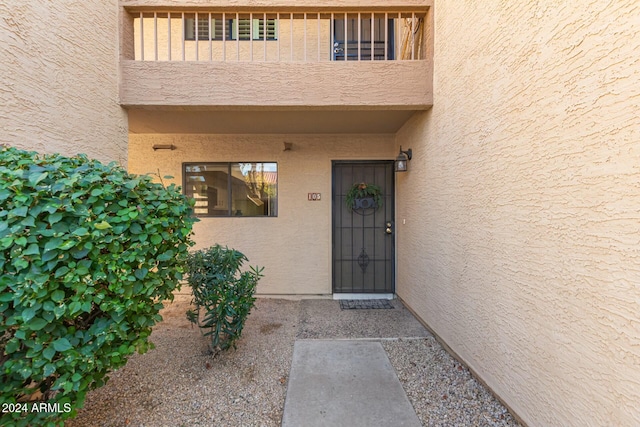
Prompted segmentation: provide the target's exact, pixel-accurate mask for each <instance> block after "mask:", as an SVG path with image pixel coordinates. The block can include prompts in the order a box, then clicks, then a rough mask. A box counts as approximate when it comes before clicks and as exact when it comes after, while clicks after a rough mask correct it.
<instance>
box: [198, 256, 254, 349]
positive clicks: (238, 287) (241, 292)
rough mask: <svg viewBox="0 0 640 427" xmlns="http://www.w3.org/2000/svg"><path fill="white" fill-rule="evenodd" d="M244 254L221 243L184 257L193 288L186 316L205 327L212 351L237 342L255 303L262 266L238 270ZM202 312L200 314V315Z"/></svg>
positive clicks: (245, 259)
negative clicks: (192, 309)
mask: <svg viewBox="0 0 640 427" xmlns="http://www.w3.org/2000/svg"><path fill="white" fill-rule="evenodd" d="M244 261H248V259H247V257H246V256H244V255H243V254H242V253H241V252H238V251H236V250H234V249H228V248H226V247H222V246H220V245H215V246H212V247H210V248H208V249H205V250H200V251H196V252H193V253H192V254H190V255H189V259H188V261H187V274H188V276H187V277H188V283H189V285H190V286H191V289H192V292H193V302H194V304H195V306H196V309H195V311H191V310H190V311H188V312H187V318H188V319H189V320H190V321H191V322H193V323H197V324H198V325H199V326H200V328H203V329H206V330H207V332H205V333H204V335H205V336H211V346H212V351H214V352H217V351H218V350H226V349H228V348H229V347H231V346H233V347H234V348H235V346H236V344H235V343H236V340H238V339H239V338H240V335H241V334H242V328H243V327H244V322H245V320H246V319H247V316H249V312H250V311H251V309H252V308H253V306H254V303H255V301H256V298H255V297H254V294H255V291H256V286H257V284H258V280H260V278H261V277H262V270H263V268H259V267H250V270H249V271H244V272H243V271H241V270H240V267H241V266H242V264H243V263H244ZM201 314H202V316H201Z"/></svg>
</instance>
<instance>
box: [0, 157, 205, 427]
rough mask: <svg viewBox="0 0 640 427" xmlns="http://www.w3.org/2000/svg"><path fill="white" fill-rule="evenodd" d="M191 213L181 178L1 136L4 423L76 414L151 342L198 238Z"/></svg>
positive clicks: (0, 383)
mask: <svg viewBox="0 0 640 427" xmlns="http://www.w3.org/2000/svg"><path fill="white" fill-rule="evenodd" d="M191 212H192V202H190V201H188V200H187V199H186V198H185V197H184V196H183V195H182V194H181V193H180V189H179V188H178V187H176V186H174V185H171V186H169V187H167V188H165V187H164V186H163V185H161V184H157V183H153V182H152V180H151V178H150V177H147V176H134V175H129V174H128V173H127V172H126V171H125V170H123V169H122V168H120V167H118V166H116V165H114V164H110V165H104V164H102V163H100V162H98V161H96V160H90V159H88V158H87V157H86V156H84V155H80V156H77V157H72V158H69V157H63V156H60V155H38V154H37V153H35V152H27V151H22V150H18V149H15V148H8V147H0V253H1V256H0V271H1V272H2V276H1V277H0V363H1V370H0V393H1V394H0V404H2V406H3V409H12V411H10V412H11V413H6V412H5V413H2V414H1V417H2V418H0V425H14V424H17V425H28V424H31V425H43V424H49V425H51V424H53V423H54V422H55V423H59V422H60V420H63V419H65V418H69V417H71V416H74V415H75V412H76V411H75V410H76V408H79V407H81V406H82V404H83V402H84V399H85V395H86V392H87V391H88V390H91V389H94V388H97V387H100V386H101V385H103V384H104V382H105V381H106V380H107V379H108V378H107V377H106V374H107V373H108V372H109V371H111V370H113V369H116V368H118V367H120V366H122V365H124V364H125V363H126V361H127V357H128V356H130V355H131V354H133V353H134V352H135V351H138V352H140V353H144V352H145V351H147V350H148V349H149V348H150V347H151V343H150V342H149V340H148V338H149V335H150V334H151V327H152V326H153V325H154V324H156V323H157V322H159V321H160V320H161V317H160V315H159V314H158V312H159V310H160V309H161V308H162V301H163V300H166V299H172V291H173V290H174V289H176V287H178V286H179V280H180V279H181V278H182V273H183V272H184V268H185V267H184V265H185V261H186V257H187V255H188V248H189V247H190V246H191V245H192V244H193V242H192V241H191V238H190V235H191V229H192V225H193V222H194V218H193V216H192V215H191ZM34 399H36V400H37V401H38V402H44V403H46V404H47V405H39V406H33V401H34ZM19 402H23V403H22V404H17V403H19ZM25 402H31V403H28V404H25ZM38 409H48V410H53V412H52V413H43V412H38V411H37V410H38Z"/></svg>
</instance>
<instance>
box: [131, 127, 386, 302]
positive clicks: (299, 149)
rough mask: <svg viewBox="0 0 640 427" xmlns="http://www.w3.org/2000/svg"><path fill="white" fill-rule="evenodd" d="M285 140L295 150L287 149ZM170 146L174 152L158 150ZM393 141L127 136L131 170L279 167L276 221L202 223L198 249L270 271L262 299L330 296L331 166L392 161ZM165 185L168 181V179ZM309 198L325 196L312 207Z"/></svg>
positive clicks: (340, 137)
mask: <svg viewBox="0 0 640 427" xmlns="http://www.w3.org/2000/svg"><path fill="white" fill-rule="evenodd" d="M284 141H286V142H290V143H292V144H293V146H292V150H291V151H283V149H284ZM154 144H173V145H175V146H176V147H177V148H176V150H174V151H169V150H157V151H153V149H152V146H153V145H154ZM395 155H396V152H395V148H394V145H393V135H378V136H375V135H328V136H314V135H160V134H154V135H151V134H149V135H134V134H132V135H130V139H129V170H130V171H131V172H133V173H148V172H152V173H153V172H156V173H157V169H159V170H160V174H161V175H171V176H174V177H175V179H174V182H176V183H177V184H180V185H181V184H182V163H183V162H200V161H202V162H239V161H240V162H241V161H258V162H261V161H264V162H274V161H275V162H277V163H278V217H276V218H267V217H261V218H237V217H236V218H234V217H231V218H202V219H201V221H200V222H198V223H196V225H195V227H194V232H195V240H196V242H197V246H196V249H200V248H204V247H207V246H210V245H213V244H215V243H220V244H222V245H228V246H229V247H233V248H235V249H238V250H239V251H241V252H243V253H244V254H245V255H246V256H247V257H248V258H249V261H250V263H251V265H260V266H264V267H265V272H264V273H265V277H264V278H263V279H262V280H261V282H260V284H259V285H258V293H259V294H261V295H267V294H281V295H282V294H296V295H299V296H303V295H327V294H330V293H331V160H351V159H358V160H368V159H376V160H377V159H393V158H394V157H395ZM165 182H166V181H165ZM307 193H321V197H322V199H321V200H320V201H313V202H312V201H308V199H307Z"/></svg>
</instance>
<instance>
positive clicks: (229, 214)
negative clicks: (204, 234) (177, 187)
mask: <svg viewBox="0 0 640 427" xmlns="http://www.w3.org/2000/svg"><path fill="white" fill-rule="evenodd" d="M241 164H262V165H264V164H274V165H275V167H276V181H275V189H276V196H275V198H274V199H273V200H274V204H275V206H274V207H273V208H274V213H273V214H271V213H270V212H268V213H267V214H266V215H234V213H233V200H234V199H233V181H232V178H233V174H232V168H233V167H234V166H238V165H241ZM189 166H216V167H226V174H227V177H228V178H227V198H226V202H227V212H226V214H224V215H211V214H201V213H196V212H195V206H194V211H193V214H192V215H193V216H195V217H198V218H277V217H278V199H279V194H278V169H279V165H278V162H277V161H270V160H264V161H235V162H183V163H182V194H183V195H184V196H186V197H189V198H194V197H193V194H192V195H188V194H187V184H188V182H187V176H188V175H191V174H192V173H189V174H188V173H187V167H189ZM263 172H264V171H263ZM218 199H219V196H218V192H217V190H216V201H217V200H218ZM269 209H271V208H269Z"/></svg>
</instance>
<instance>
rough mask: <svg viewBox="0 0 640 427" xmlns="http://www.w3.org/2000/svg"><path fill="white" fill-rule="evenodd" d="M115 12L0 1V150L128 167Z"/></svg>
mask: <svg viewBox="0 0 640 427" xmlns="http://www.w3.org/2000/svg"><path fill="white" fill-rule="evenodd" d="M117 5H118V2H117V1H116V0H108V1H105V0H88V1H83V2H71V1H53V2H25V1H18V0H8V1H3V2H0V16H1V17H2V18H1V19H0V57H1V58H2V60H1V61H0V76H2V82H1V83H0V129H1V131H0V143H6V144H9V145H14V146H18V147H21V148H26V149H30V150H36V151H40V152H61V153H64V154H66V155H74V154H77V153H86V154H88V155H89V156H90V157H94V158H97V159H100V160H102V161H112V160H115V161H119V162H122V163H125V162H126V147H127V119H126V113H125V112H124V111H123V110H122V109H121V108H120V106H119V105H118V62H117V61H118V54H117V49H118V35H117V34H118V33H117V22H118V19H117V13H118V8H117Z"/></svg>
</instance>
